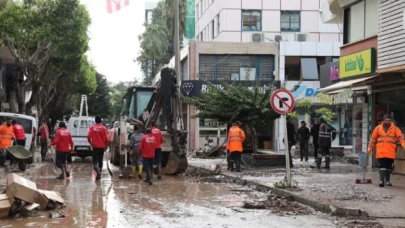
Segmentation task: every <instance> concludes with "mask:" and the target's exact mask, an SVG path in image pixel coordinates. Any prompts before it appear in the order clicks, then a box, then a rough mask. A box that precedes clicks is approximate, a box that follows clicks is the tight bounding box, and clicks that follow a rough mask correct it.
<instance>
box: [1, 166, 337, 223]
mask: <svg viewBox="0 0 405 228" xmlns="http://www.w3.org/2000/svg"><path fill="white" fill-rule="evenodd" d="M71 168H72V170H71V175H72V177H71V178H70V180H67V181H65V182H64V181H61V180H56V179H55V174H54V173H53V167H52V164H51V163H45V164H36V167H35V168H31V169H29V170H27V171H26V172H25V173H19V174H20V175H23V176H25V177H26V178H29V179H31V180H33V181H35V182H36V183H37V186H38V188H39V189H48V190H54V191H58V192H59V193H60V194H61V196H62V197H63V198H64V199H65V200H66V207H65V208H62V209H60V211H62V212H64V214H65V215H66V217H65V218H60V219H50V218H48V213H49V212H47V211H40V216H38V217H28V218H22V217H20V218H6V219H1V220H0V227H148V228H150V227H182V228H183V227H255V228H259V227H335V225H334V224H333V223H332V222H331V221H329V220H327V219H323V218H321V217H320V216H319V215H318V216H316V215H310V216H309V215H307V216H278V215H273V214H271V211H269V210H244V209H242V208H240V206H241V204H242V202H243V201H244V200H246V199H253V198H258V197H265V195H263V194H262V193H255V192H253V193H239V194H236V193H235V192H231V191H230V190H231V189H232V188H237V187H238V186H234V185H229V184H208V183H197V182H196V181H195V180H193V179H192V178H188V177H181V176H163V179H162V180H160V181H158V180H155V181H154V185H152V186H149V185H147V184H146V183H144V182H143V181H141V180H139V179H131V180H122V179H119V178H118V175H119V170H118V169H117V168H115V167H113V173H114V178H113V179H111V178H110V176H109V174H108V172H107V170H106V167H105V168H104V169H105V170H104V172H103V175H102V179H101V181H98V182H96V181H94V177H93V174H92V167H91V161H90V160H86V161H81V160H80V159H79V161H75V162H74V163H73V165H72V167H71ZM0 175H1V177H2V178H1V180H2V181H3V180H4V178H3V177H5V174H4V171H3V170H2V171H0ZM2 184H4V183H2Z"/></svg>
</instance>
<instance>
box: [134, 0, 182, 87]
mask: <svg viewBox="0 0 405 228" xmlns="http://www.w3.org/2000/svg"><path fill="white" fill-rule="evenodd" d="M186 4H187V0H180V2H179V5H180V39H181V40H180V43H181V42H182V37H183V35H184V31H185V12H186ZM173 6H174V1H173V0H161V1H160V2H159V3H158V5H157V7H156V8H154V9H153V11H152V15H153V18H152V22H151V23H150V24H149V25H144V26H145V27H146V29H145V32H144V33H143V34H142V35H140V36H139V41H140V47H141V51H140V52H139V55H138V57H137V58H136V62H138V64H139V65H140V66H141V69H142V71H143V72H146V78H145V79H144V80H145V82H144V83H143V84H145V85H150V84H151V82H152V79H153V78H154V77H155V76H156V74H157V72H158V71H159V70H160V68H161V67H163V66H164V64H167V63H168V62H169V61H170V59H171V58H172V57H173V55H174V49H173V34H174V30H173V26H174V8H173Z"/></svg>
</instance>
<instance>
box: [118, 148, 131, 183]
mask: <svg viewBox="0 0 405 228" xmlns="http://www.w3.org/2000/svg"><path fill="white" fill-rule="evenodd" d="M127 156H128V152H127V151H126V152H125V165H124V168H123V169H122V172H121V174H120V176H119V178H120V179H123V178H126V179H128V178H130V177H131V167H129V166H128V157H127Z"/></svg>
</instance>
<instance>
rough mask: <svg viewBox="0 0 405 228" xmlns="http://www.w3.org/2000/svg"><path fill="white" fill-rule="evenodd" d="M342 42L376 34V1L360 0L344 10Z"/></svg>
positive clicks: (351, 41) (350, 41) (349, 41)
mask: <svg viewBox="0 0 405 228" xmlns="http://www.w3.org/2000/svg"><path fill="white" fill-rule="evenodd" d="M343 27H344V28H345V31H344V36H345V37H344V43H345V44H346V43H353V42H356V41H358V40H361V39H364V38H367V37H370V36H373V35H377V33H378V1H361V2H359V3H357V4H354V5H352V6H351V7H350V8H347V9H345V11H344V26H343Z"/></svg>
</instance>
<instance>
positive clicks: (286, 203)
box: [243, 195, 312, 216]
mask: <svg viewBox="0 0 405 228" xmlns="http://www.w3.org/2000/svg"><path fill="white" fill-rule="evenodd" d="M243 208H245V209H266V210H270V211H271V213H272V214H275V215H279V216H285V215H309V214H312V210H311V209H310V208H308V207H306V206H303V205H301V204H299V203H297V202H296V201H295V200H294V198H293V197H287V198H285V197H279V196H275V195H268V196H267V199H266V200H264V201H259V202H245V203H244V205H243Z"/></svg>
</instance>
